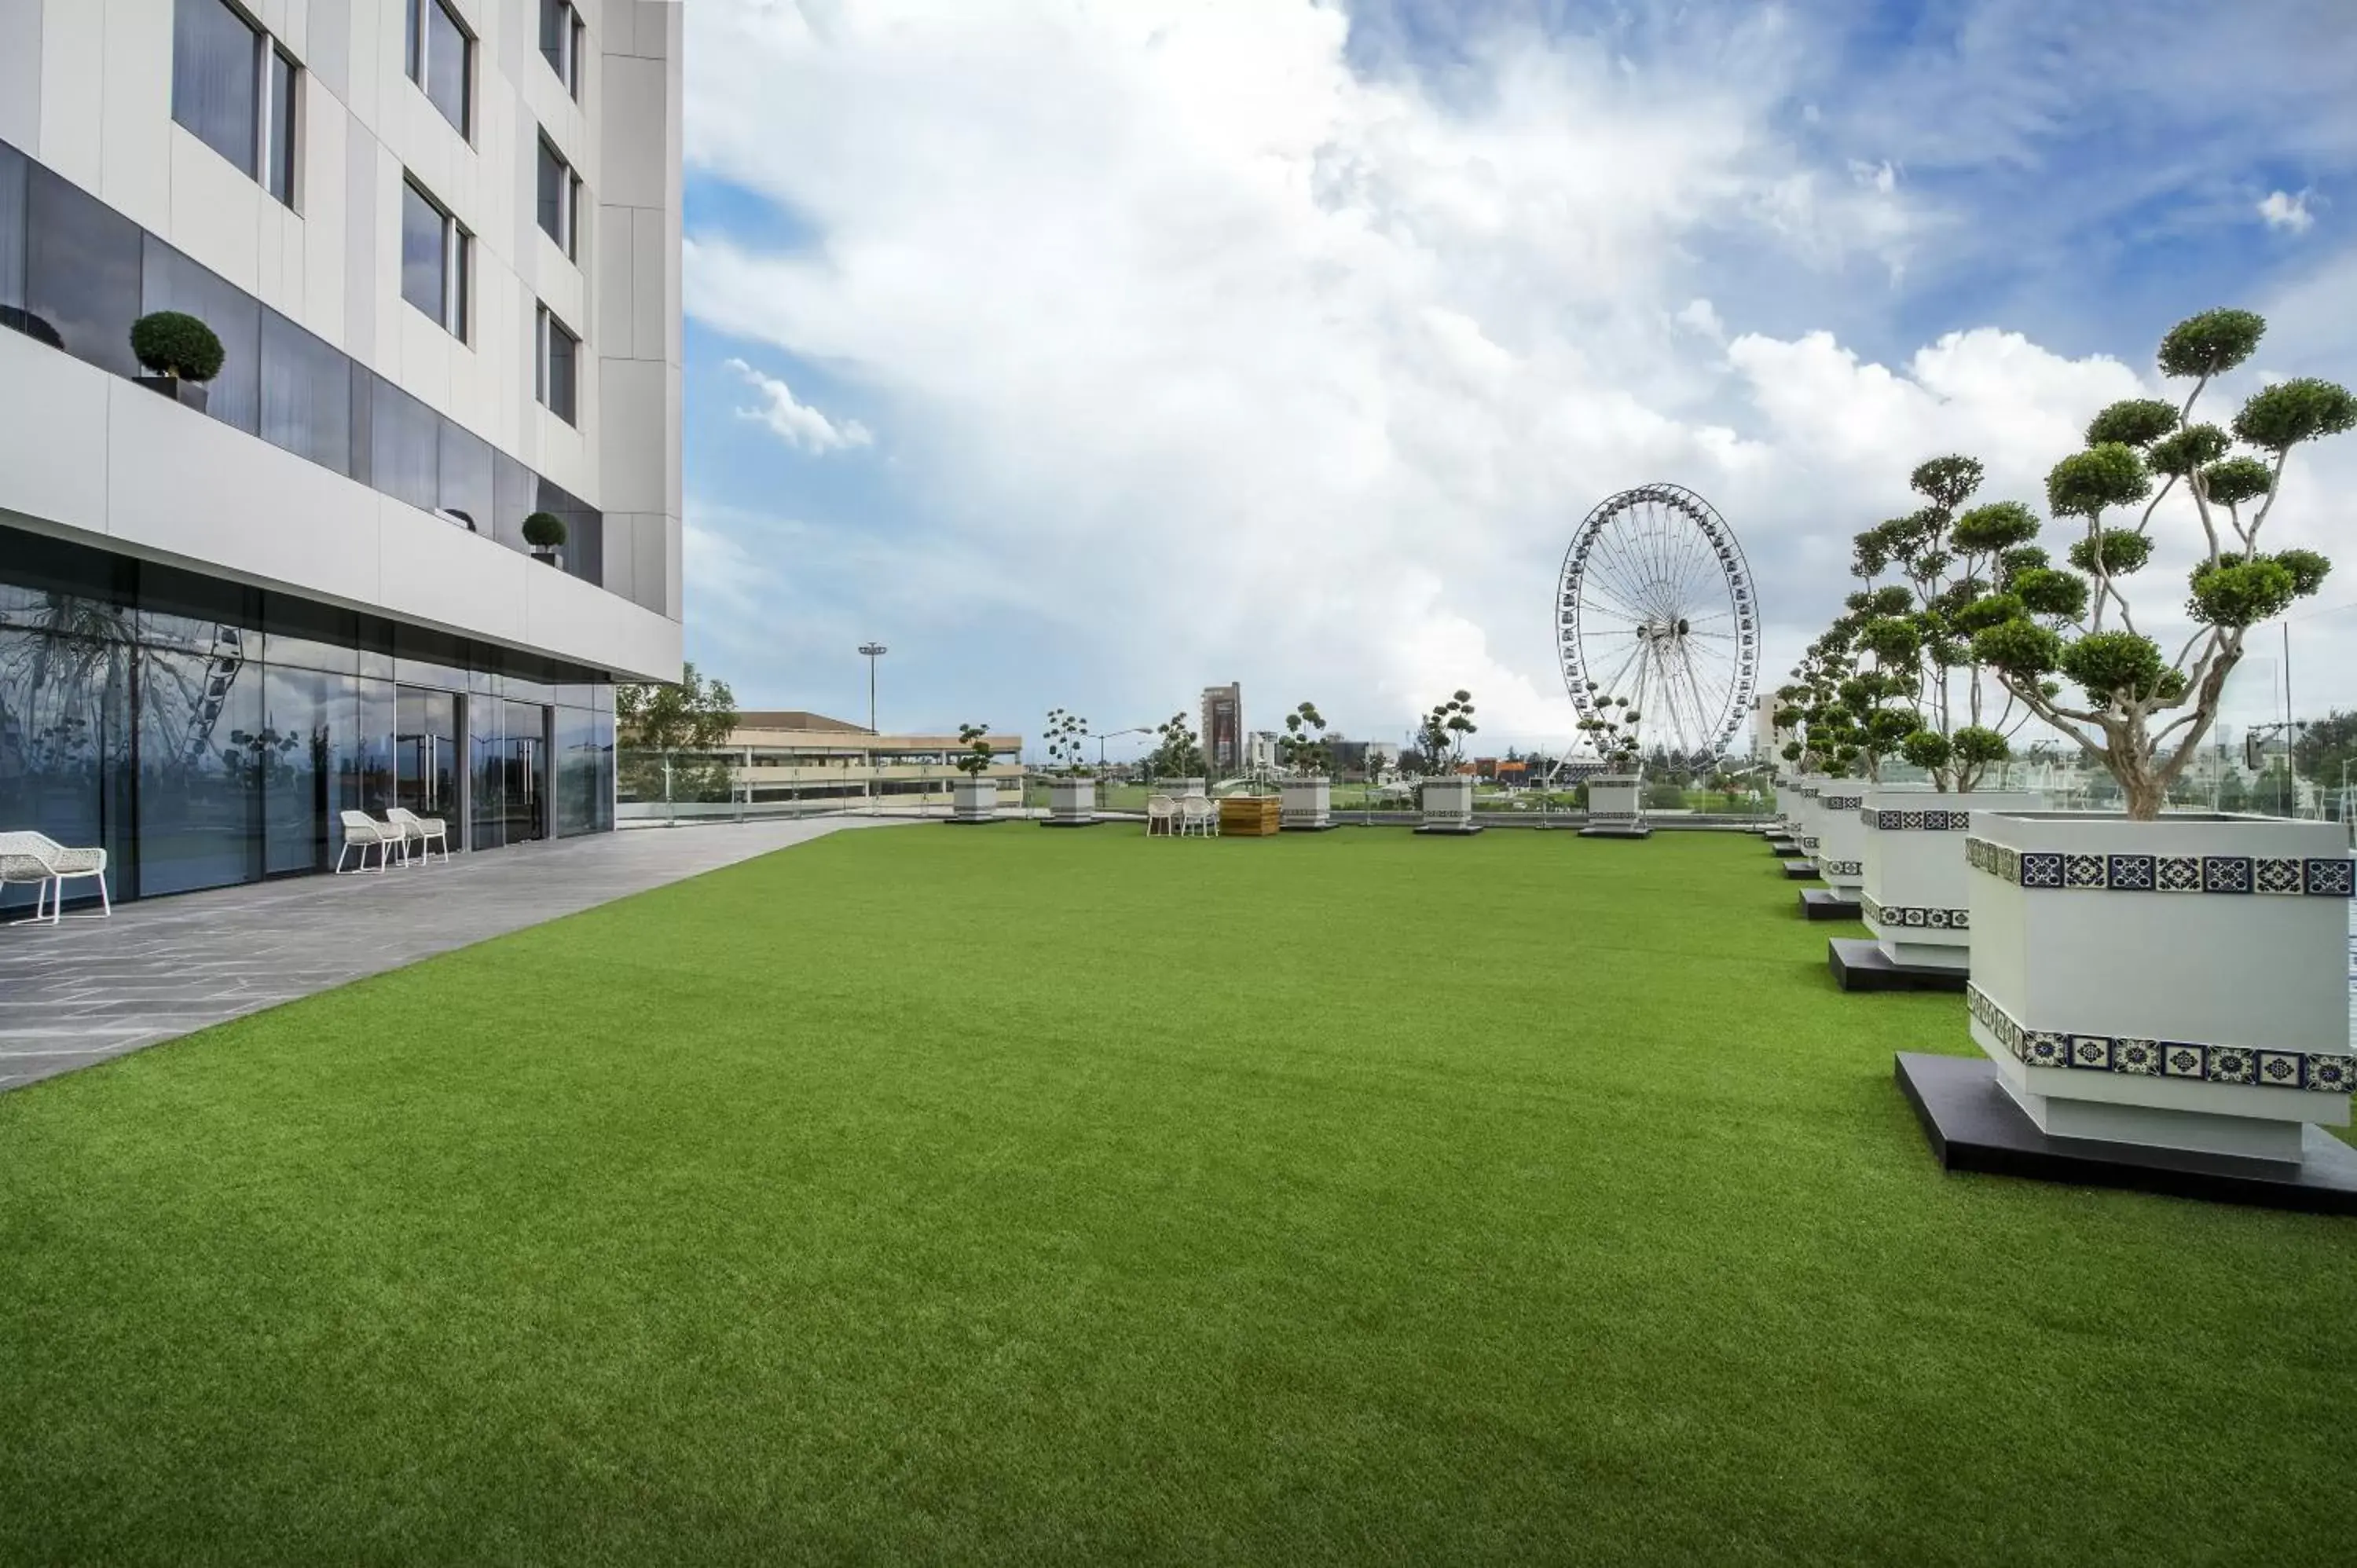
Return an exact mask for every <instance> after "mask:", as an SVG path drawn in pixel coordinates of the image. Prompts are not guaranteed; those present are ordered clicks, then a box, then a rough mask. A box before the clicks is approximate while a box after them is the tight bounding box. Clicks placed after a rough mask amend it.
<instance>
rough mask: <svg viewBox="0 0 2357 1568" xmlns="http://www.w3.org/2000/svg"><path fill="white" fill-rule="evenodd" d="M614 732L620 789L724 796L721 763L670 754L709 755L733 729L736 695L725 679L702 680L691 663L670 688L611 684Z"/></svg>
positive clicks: (726, 775)
mask: <svg viewBox="0 0 2357 1568" xmlns="http://www.w3.org/2000/svg"><path fill="white" fill-rule="evenodd" d="M614 728H615V736H614V744H615V747H616V750H617V753H618V756H617V759H616V760H617V771H618V772H619V775H620V780H621V784H622V787H623V788H624V789H626V790H628V791H630V792H631V793H633V794H635V795H638V796H640V797H641V798H646V799H652V800H662V799H666V798H667V795H666V791H667V790H668V791H670V792H671V793H672V794H680V793H681V792H682V791H690V792H705V793H708V792H710V791H711V790H713V789H720V790H722V791H724V793H725V791H726V789H727V788H728V785H729V782H730V779H731V774H730V769H729V764H728V763H727V762H726V760H725V759H716V758H711V757H701V758H684V759H683V758H680V757H677V756H676V754H677V753H680V752H689V753H699V752H710V751H712V750H714V749H715V748H716V747H718V746H723V745H726V742H727V739H728V737H729V736H730V735H731V734H733V733H734V732H735V730H736V728H737V697H736V693H732V692H731V691H729V689H728V682H726V681H711V680H706V679H705V676H704V674H703V672H702V671H698V670H697V669H696V667H695V665H694V663H693V662H689V663H686V664H683V665H681V666H680V671H679V681H678V682H677V683H676V684H673V683H670V682H664V683H662V684H649V685H631V684H627V683H625V684H618V685H617V686H615V688H614ZM683 798H685V797H683Z"/></svg>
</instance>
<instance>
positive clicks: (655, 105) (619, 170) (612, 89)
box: [598, 55, 667, 207]
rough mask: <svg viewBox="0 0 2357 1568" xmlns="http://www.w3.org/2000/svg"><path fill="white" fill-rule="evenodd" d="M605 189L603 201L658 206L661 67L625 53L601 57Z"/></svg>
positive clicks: (663, 183)
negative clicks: (604, 106) (604, 85)
mask: <svg viewBox="0 0 2357 1568" xmlns="http://www.w3.org/2000/svg"><path fill="white" fill-rule="evenodd" d="M604 80H605V83H606V108H605V121H606V134H605V136H604V137H603V143H604V151H605V163H604V166H603V174H604V177H605V188H604V189H603V190H601V191H599V192H598V199H599V200H601V201H603V202H605V203H607V204H608V206H622V207H661V206H662V204H663V191H664V188H665V186H666V184H667V181H666V178H665V176H664V172H663V142H662V124H663V105H662V92H663V68H662V61H660V60H651V59H638V58H636V57H635V56H630V55H608V56H607V57H606V59H605V72H604Z"/></svg>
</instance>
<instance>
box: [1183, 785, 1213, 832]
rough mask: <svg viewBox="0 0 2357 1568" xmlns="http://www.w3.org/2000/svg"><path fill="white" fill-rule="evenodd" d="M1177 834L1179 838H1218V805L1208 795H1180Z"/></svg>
mask: <svg viewBox="0 0 2357 1568" xmlns="http://www.w3.org/2000/svg"><path fill="white" fill-rule="evenodd" d="M1190 833H1191V834H1193V835H1194V836H1195V837H1197V838H1207V839H1211V838H1217V837H1219V836H1220V803H1219V802H1218V801H1217V800H1212V799H1211V797H1210V796H1208V795H1181V796H1180V797H1179V834H1180V836H1182V837H1184V836H1186V835H1188V834H1190Z"/></svg>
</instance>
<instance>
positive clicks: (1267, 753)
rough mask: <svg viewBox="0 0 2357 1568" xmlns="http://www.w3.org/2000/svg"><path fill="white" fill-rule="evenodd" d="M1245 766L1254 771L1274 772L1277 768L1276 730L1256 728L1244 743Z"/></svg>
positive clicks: (1249, 770)
mask: <svg viewBox="0 0 2357 1568" xmlns="http://www.w3.org/2000/svg"><path fill="white" fill-rule="evenodd" d="M1244 768H1245V770H1246V771H1247V772H1252V773H1273V772H1275V770H1276V732H1275V730H1273V729H1256V730H1254V731H1253V732H1252V736H1251V738H1250V739H1249V740H1247V741H1246V742H1245V743H1244Z"/></svg>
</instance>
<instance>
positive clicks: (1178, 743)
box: [1145, 709, 1203, 779]
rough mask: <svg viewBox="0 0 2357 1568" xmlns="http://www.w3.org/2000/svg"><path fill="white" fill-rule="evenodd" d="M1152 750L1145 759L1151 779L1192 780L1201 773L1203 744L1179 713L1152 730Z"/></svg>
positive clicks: (1181, 713) (1185, 717)
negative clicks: (1153, 744)
mask: <svg viewBox="0 0 2357 1568" xmlns="http://www.w3.org/2000/svg"><path fill="white" fill-rule="evenodd" d="M1154 734H1155V747H1154V750H1153V751H1152V752H1151V753H1150V754H1148V755H1147V757H1146V764H1145V767H1146V776H1147V777H1148V778H1151V779H1192V778H1194V777H1195V776H1196V775H1198V774H1200V773H1201V772H1202V771H1203V743H1202V739H1201V737H1200V736H1197V735H1196V733H1195V730H1194V727H1193V726H1192V725H1189V724H1188V722H1187V714H1186V713H1185V711H1184V710H1183V709H1182V710H1181V711H1179V712H1178V713H1175V714H1171V715H1170V716H1169V717H1168V718H1167V719H1165V720H1163V721H1162V723H1161V724H1159V725H1157V726H1155V731H1154Z"/></svg>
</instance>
